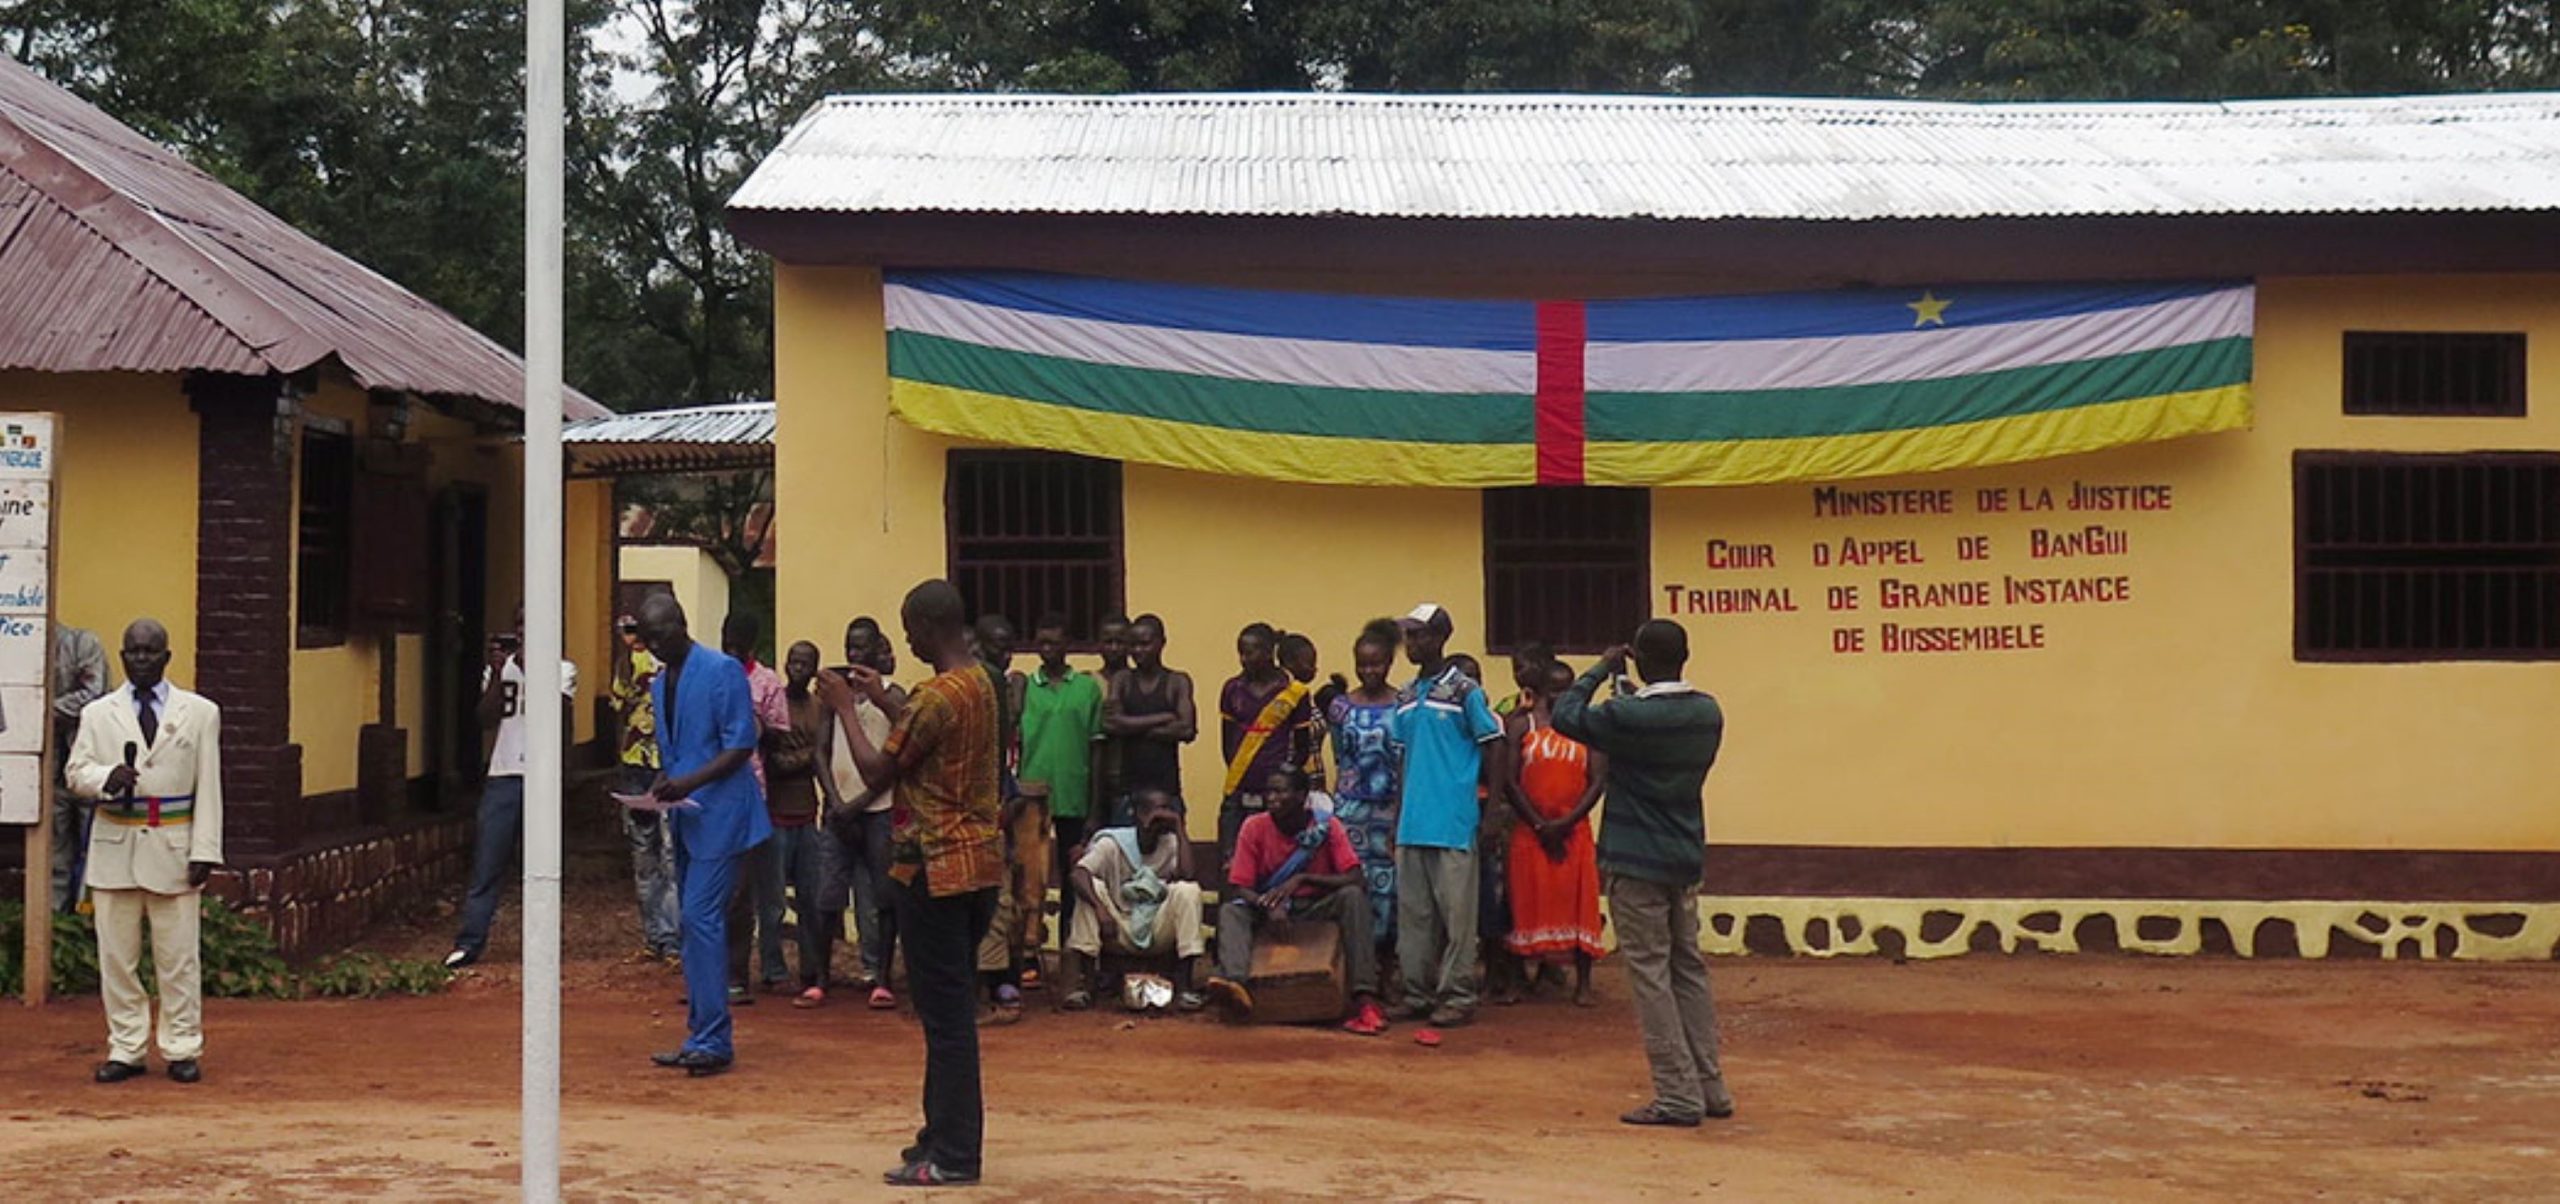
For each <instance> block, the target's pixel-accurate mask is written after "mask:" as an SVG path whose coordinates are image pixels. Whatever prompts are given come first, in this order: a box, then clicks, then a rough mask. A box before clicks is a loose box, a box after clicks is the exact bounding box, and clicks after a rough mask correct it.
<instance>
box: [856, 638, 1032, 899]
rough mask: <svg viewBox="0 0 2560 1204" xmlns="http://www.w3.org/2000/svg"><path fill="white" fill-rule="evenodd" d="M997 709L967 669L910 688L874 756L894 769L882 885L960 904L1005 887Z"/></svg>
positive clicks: (991, 694)
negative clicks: (920, 881) (888, 881)
mask: <svg viewBox="0 0 2560 1204" xmlns="http://www.w3.org/2000/svg"><path fill="white" fill-rule="evenodd" d="M1001 703H1002V700H1001V699H999V698H997V697H996V692H995V684H994V683H993V682H992V681H990V680H989V679H988V676H987V672H986V670H985V669H984V668H981V667H980V666H978V665H977V664H975V663H971V664H968V665H963V666H961V667H960V668H959V669H956V670H953V671H952V672H949V673H944V674H941V675H939V676H936V677H934V678H932V679H931V680H929V681H926V682H925V683H924V684H923V685H920V686H917V687H916V688H915V692H914V693H913V694H911V695H909V696H908V698H907V713H906V714H904V715H902V716H900V717H899V719H898V722H897V726H895V727H893V728H891V729H890V731H889V742H888V744H887V745H886V746H884V747H883V748H882V749H881V750H880V751H881V752H882V753H884V754H886V755H887V756H888V758H889V759H890V760H892V761H895V762H897V765H898V790H897V802H896V804H895V805H894V806H892V807H891V808H890V811H889V843H890V849H891V851H890V856H889V860H890V866H889V876H890V877H892V878H895V879H897V880H898V881H899V882H902V883H904V884H906V885H908V886H913V885H915V882H916V875H917V873H918V872H919V871H921V872H922V873H923V875H924V880H925V888H926V891H927V893H929V894H932V895H936V896H943V895H959V894H966V893H968V892H970V891H974V890H984V889H986V888H988V887H992V886H1001V885H1003V884H1004V880H1005V862H1004V833H1003V830H1002V828H1001V826H1000V824H1001V812H1002V810H1003V805H1004V803H1003V798H1002V796H1001V795H1000V793H999V790H1000V786H999V784H998V783H999V780H1000V779H999V777H998V773H999V769H1000V758H1001V757H1002V756H1003V754H1004V744H1003V742H1002V741H1001V740H1000V739H999V738H998V733H999V732H1000V730H1001V729H1002V727H1003V724H1002V723H1001V722H1000V721H999V719H998V716H999V714H1000V713H1001V711H1002V707H1001Z"/></svg>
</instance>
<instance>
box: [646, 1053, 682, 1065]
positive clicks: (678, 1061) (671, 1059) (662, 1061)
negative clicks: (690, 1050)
mask: <svg viewBox="0 0 2560 1204" xmlns="http://www.w3.org/2000/svg"><path fill="white" fill-rule="evenodd" d="M649 1060H650V1061H652V1062H655V1063H657V1064H658V1065H660V1066H664V1067H666V1068H667V1069H669V1070H682V1069H684V1051H683V1050H681V1049H670V1050H668V1051H667V1052H665V1053H653V1054H650V1055H649Z"/></svg>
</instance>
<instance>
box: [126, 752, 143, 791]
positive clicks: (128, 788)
mask: <svg viewBox="0 0 2560 1204" xmlns="http://www.w3.org/2000/svg"><path fill="white" fill-rule="evenodd" d="M140 755H142V746H141V745H139V744H136V743H134V742H133V741H131V740H127V741H125V742H124V767H125V768H127V769H133V767H134V766H133V762H134V758H136V757H138V756H140ZM135 772H136V773H137V774H138V773H140V772H141V771H140V770H135ZM140 784H141V782H140V780H139V779H137V780H136V781H135V782H134V783H133V785H128V786H126V787H125V789H124V792H125V794H126V796H127V797H131V796H132V794H133V791H134V786H138V785H140Z"/></svg>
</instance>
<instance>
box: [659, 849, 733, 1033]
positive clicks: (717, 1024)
mask: <svg viewBox="0 0 2560 1204" xmlns="http://www.w3.org/2000/svg"><path fill="white" fill-rule="evenodd" d="M744 860H745V858H744V857H703V858H696V857H694V856H692V855H691V854H689V853H687V852H686V851H685V848H684V842H683V841H681V840H679V841H677V842H676V876H677V877H678V878H679V879H681V880H682V881H683V883H684V886H683V887H682V893H681V894H680V896H679V897H680V898H681V899H682V900H683V907H684V1002H685V1017H684V1027H685V1038H684V1048H685V1052H687V1053H707V1054H710V1055H712V1056H714V1057H720V1058H727V1057H733V1056H735V1054H736V1050H735V1049H734V1048H733V1047H732V1046H731V1044H730V1041H729V914H728V913H729V895H730V892H732V891H735V890H736V889H738V865H739V863H740V862H742V861H744Z"/></svg>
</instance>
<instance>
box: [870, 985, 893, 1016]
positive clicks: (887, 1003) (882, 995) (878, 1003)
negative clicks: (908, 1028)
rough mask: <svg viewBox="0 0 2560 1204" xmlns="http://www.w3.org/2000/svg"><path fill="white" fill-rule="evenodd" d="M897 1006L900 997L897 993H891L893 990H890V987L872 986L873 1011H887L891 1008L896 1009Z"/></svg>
mask: <svg viewBox="0 0 2560 1204" xmlns="http://www.w3.org/2000/svg"><path fill="white" fill-rule="evenodd" d="M897 1006H898V997H897V996H896V995H895V994H893V993H891V992H890V990H889V988H887V987H873V988H871V1010H872V1011H875V1012H886V1011H890V1010H893V1009H895V1008H896V1007H897Z"/></svg>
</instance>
